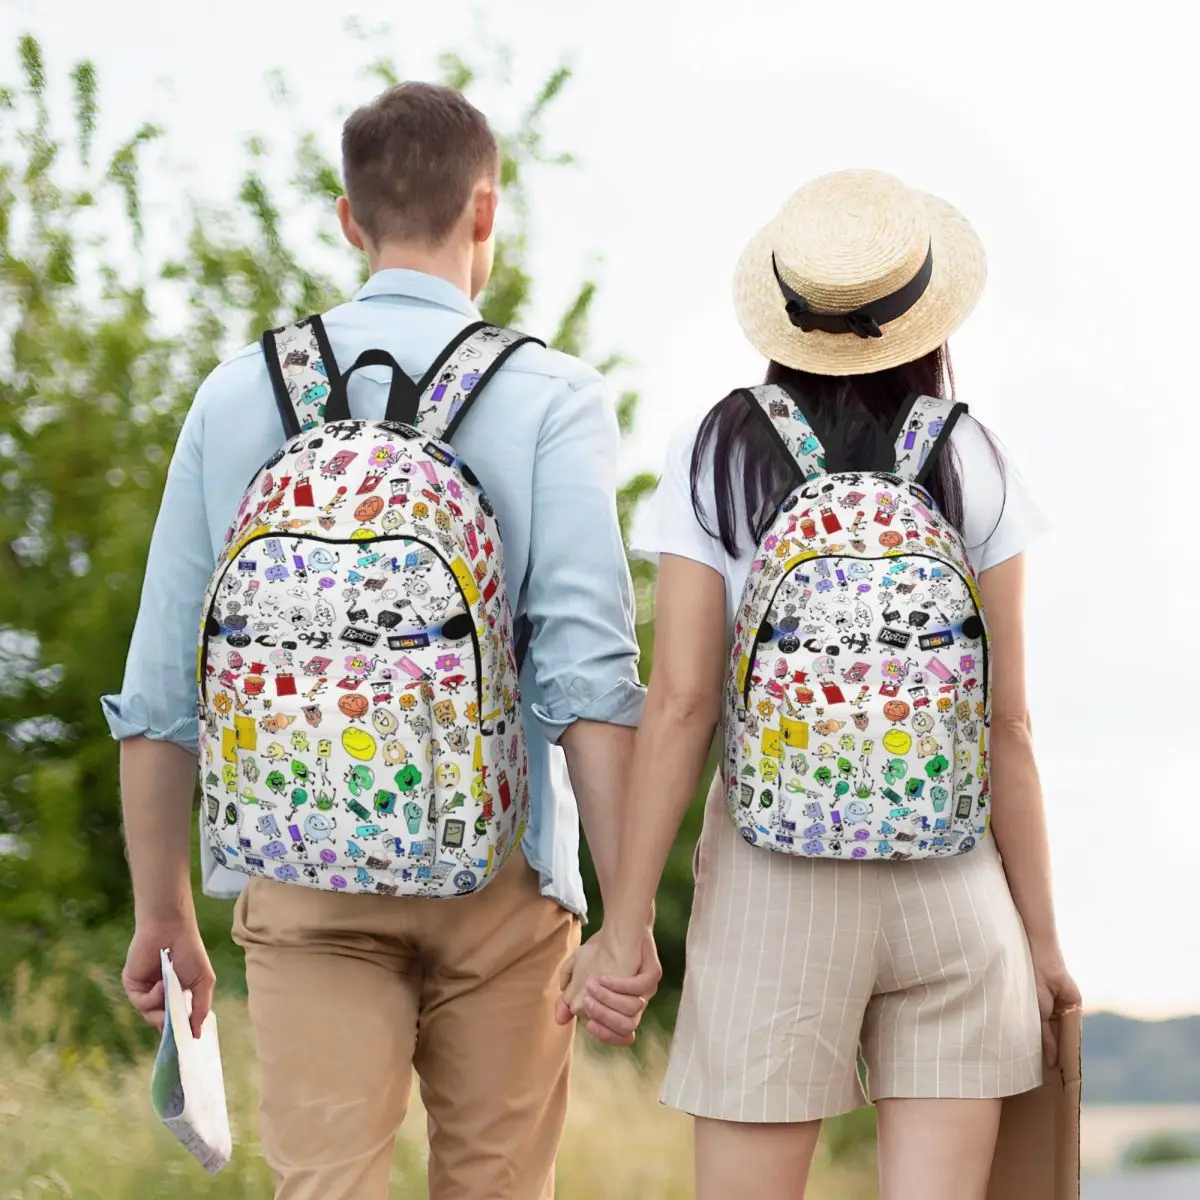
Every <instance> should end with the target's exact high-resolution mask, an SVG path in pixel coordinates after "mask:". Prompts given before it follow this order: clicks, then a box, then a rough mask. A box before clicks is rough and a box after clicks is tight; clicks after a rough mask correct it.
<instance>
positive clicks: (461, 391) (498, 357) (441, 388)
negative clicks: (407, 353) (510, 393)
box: [416, 321, 545, 441]
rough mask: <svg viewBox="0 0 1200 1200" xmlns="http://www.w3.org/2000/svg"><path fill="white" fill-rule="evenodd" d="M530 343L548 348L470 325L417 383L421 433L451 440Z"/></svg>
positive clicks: (524, 336) (504, 332)
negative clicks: (479, 398)
mask: <svg viewBox="0 0 1200 1200" xmlns="http://www.w3.org/2000/svg"><path fill="white" fill-rule="evenodd" d="M526 342H535V343H536V344H537V345H539V346H544V345H545V342H543V341H541V340H540V339H538V338H535V337H530V336H529V335H528V334H524V333H517V332H516V330H513V329H501V328H500V327H499V326H498V325H489V324H488V323H487V322H486V321H479V322H477V323H476V324H474V325H468V326H467V327H466V329H464V330H463V331H462V333H460V334H459V335H458V337H456V338H455V339H454V341H452V342H451V343H450V345H448V346H447V347H446V348H445V350H443V351H442V353H441V354H440V355H438V357H437V359H436V360H435V362H434V364H433V366H431V367H430V368H429V370H428V371H426V372H425V377H424V378H423V379H422V380H421V382H420V383H419V384H417V390H418V391H419V392H420V394H421V399H420V402H419V403H418V406H417V418H416V425H417V427H418V428H419V429H420V430H421V432H422V433H428V434H429V435H430V436H431V437H435V438H440V439H442V440H445V441H449V440H450V439H451V438H452V437H453V436H454V433H455V430H457V429H458V427H459V425H461V424H462V422H463V418H464V417H466V415H467V413H468V412H469V411H470V409H471V405H472V404H473V403H474V402H475V399H476V397H477V396H478V395H479V393H480V392H482V391H483V389H484V388H485V387H486V386H487V384H488V381H489V380H490V379H491V378H492V376H493V375H495V374H496V372H497V371H499V370H500V368H501V367H502V366H503V365H504V362H505V360H506V359H507V358H508V356H509V355H510V354H512V353H513V351H514V350H516V349H517V348H518V347H520V346H524V345H525V343H526Z"/></svg>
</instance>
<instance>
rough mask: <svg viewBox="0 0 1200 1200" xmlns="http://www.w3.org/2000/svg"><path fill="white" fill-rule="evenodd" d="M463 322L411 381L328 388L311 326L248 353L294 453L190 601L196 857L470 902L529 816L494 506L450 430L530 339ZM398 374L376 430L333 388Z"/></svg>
mask: <svg viewBox="0 0 1200 1200" xmlns="http://www.w3.org/2000/svg"><path fill="white" fill-rule="evenodd" d="M532 340H534V339H531V338H526V337H524V336H522V335H521V334H517V333H513V332H511V331H508V330H504V329H498V328H496V327H494V326H490V325H487V324H485V323H482V322H481V323H479V324H476V325H472V326H470V327H469V328H467V329H466V330H464V331H463V333H462V334H461V335H460V337H458V338H457V339H456V340H455V341H454V342H453V343H452V344H451V345H450V346H448V347H447V348H446V349H445V351H444V352H443V353H442V355H441V356H440V357H439V359H438V361H437V362H436V363H435V364H434V365H433V366H432V367H431V368H430V369H429V371H428V372H427V374H426V376H425V378H424V379H422V380H421V382H420V383H418V384H414V383H413V381H412V380H411V379H409V378H408V377H407V376H406V375H405V374H404V372H403V371H401V370H400V368H399V366H398V365H397V364H396V363H395V361H394V360H393V359H392V357H391V356H390V355H389V354H387V353H386V352H385V351H381V350H370V351H367V352H365V353H364V354H362V355H361V356H360V357H359V359H358V361H357V362H355V364H354V365H353V366H352V367H351V368H350V370H349V371H347V372H346V374H345V375H341V374H340V373H339V371H338V368H337V364H336V362H335V361H334V357H333V354H332V352H331V350H330V347H329V341H328V338H327V337H326V336H325V330H324V327H323V325H322V323H321V320H320V318H319V317H315V316H314V317H309V318H307V319H305V320H303V321H300V322H299V323H297V324H295V325H290V326H288V327H286V328H283V329H277V330H272V331H268V332H267V333H265V334H264V335H263V352H264V355H265V357H266V360H267V367H268V370H269V372H270V376H271V381H272V385H273V387H274V391H275V399H276V403H277V405H278V408H279V413H280V417H281V420H282V423H283V427H284V431H285V433H286V436H287V440H286V441H285V443H284V445H283V446H282V448H281V449H280V450H278V451H277V452H276V453H275V454H273V455H272V456H271V458H270V459H269V460H268V461H267V462H266V463H265V464H264V465H263V466H262V468H261V469H260V470H259V472H258V474H257V475H256V476H255V477H254V479H253V480H252V481H251V483H250V486H249V488H248V489H247V491H246V493H245V496H244V498H243V500H242V502H241V506H240V508H239V509H238V511H237V516H236V517H235V519H234V522H233V525H232V526H231V527H230V529H229V532H228V534H227V535H226V539H225V546H224V549H223V551H222V553H221V555H220V557H219V559H218V561H217V564H216V569H215V571H214V572H213V575H212V579H211V581H210V583H209V586H208V590H207V594H206V596H205V600H204V608H203V615H202V628H201V635H200V650H199V678H198V683H199V712H200V775H201V785H202V789H203V803H204V814H205V819H206V821H207V830H208V833H209V842H210V846H211V848H212V852H213V854H214V856H215V858H216V859H217V861H218V862H220V863H221V864H222V865H224V866H227V867H230V868H232V869H234V870H239V871H243V872H245V873H247V874H249V875H259V876H264V877H266V878H270V879H277V880H282V881H283V882H285V883H299V884H305V885H308V886H311V887H316V888H322V889H328V890H333V891H339V892H371V893H378V894H385V895H401V896H456V895H462V894H464V893H469V892H473V891H476V890H478V889H479V888H481V887H482V886H483V885H484V884H485V883H486V882H487V881H488V880H489V879H490V878H491V877H492V876H493V875H494V874H495V872H496V871H497V870H498V869H499V867H500V866H501V864H502V863H503V862H504V861H505V859H506V857H507V856H508V854H509V853H510V852H511V851H512V850H513V849H514V847H516V846H517V844H518V843H519V842H520V839H521V835H522V833H523V831H524V829H525V825H526V822H527V818H528V794H527V773H528V764H527V759H526V747H525V737H524V732H523V729H522V724H521V716H520V709H519V699H518V687H517V675H518V670H519V667H518V658H519V653H518V650H517V647H515V646H514V642H513V623H512V620H511V617H510V611H509V604H508V597H507V594H506V590H505V580H504V561H503V554H502V550H501V544H500V533H499V530H498V528H497V525H496V519H495V516H494V514H493V511H492V507H491V504H490V503H489V502H488V499H487V497H486V496H485V495H484V493H483V491H482V490H481V489H480V486H479V482H478V480H477V479H476V477H475V476H474V475H473V474H472V473H471V470H470V468H469V467H468V466H467V464H466V463H464V462H463V461H462V460H461V459H460V458H458V456H457V455H456V454H455V451H454V449H453V447H452V444H451V443H452V441H453V437H454V433H455V430H456V429H457V428H458V426H459V425H460V424H461V422H462V421H463V419H464V418H465V417H466V416H467V413H468V412H469V411H470V408H471V405H472V403H473V402H474V401H476V400H477V399H478V398H479V395H480V392H481V391H482V390H483V389H484V387H485V386H486V384H487V382H488V380H489V379H490V378H491V377H492V375H493V374H494V373H495V372H496V371H497V370H499V368H500V366H501V364H502V363H503V362H504V360H505V359H506V358H507V357H508V355H509V354H511V353H512V352H513V351H514V350H515V349H516V348H517V347H518V346H520V345H523V344H524V343H525V342H526V341H532ZM367 365H386V366H389V367H390V368H391V369H392V383H391V387H390V390H389V394H388V404H387V413H386V416H385V419H384V420H382V421H360V420H354V419H352V418H351V416H350V411H349V406H348V401H347V397H346V381H347V379H348V378H349V376H350V374H351V373H352V372H353V371H355V370H357V369H358V368H359V367H362V366H367Z"/></svg>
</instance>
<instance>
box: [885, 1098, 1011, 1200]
mask: <svg viewBox="0 0 1200 1200" xmlns="http://www.w3.org/2000/svg"><path fill="white" fill-rule="evenodd" d="M876 1108H877V1109H878V1119H879V1200H985V1198H986V1196H987V1186H988V1175H989V1173H990V1172H991V1167H992V1151H993V1150H995V1148H996V1134H997V1132H998V1131H999V1128H1000V1101H999V1100H880V1101H879V1103H878V1104H877V1105H876Z"/></svg>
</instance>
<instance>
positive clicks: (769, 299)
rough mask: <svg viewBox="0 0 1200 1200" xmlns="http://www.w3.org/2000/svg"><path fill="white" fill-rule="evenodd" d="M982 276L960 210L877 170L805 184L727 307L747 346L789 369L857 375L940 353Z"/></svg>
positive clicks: (756, 250) (738, 277)
mask: <svg viewBox="0 0 1200 1200" xmlns="http://www.w3.org/2000/svg"><path fill="white" fill-rule="evenodd" d="M986 274H987V271H986V267H985V265H984V255H983V247H982V246H981V245H980V243H979V238H978V237H977V236H976V234H975V231H974V230H973V229H972V228H971V226H970V225H968V224H967V222H966V220H965V218H964V217H963V216H962V215H961V214H960V213H959V212H958V211H957V210H955V209H953V208H951V207H950V205H949V204H946V203H945V202H944V201H942V200H938V199H937V198H936V197H934V196H927V195H925V194H923V193H921V192H916V191H913V190H912V189H911V188H909V187H907V186H906V185H905V184H903V183H901V182H900V180H898V179H895V178H893V177H892V176H891V175H884V174H883V173H882V172H879V171H838V172H836V173H834V174H832V175H823V176H821V177H820V178H819V179H814V180H813V181H812V182H811V183H807V184H805V186H804V187H802V188H801V189H800V190H799V191H798V192H796V193H795V194H794V195H793V196H792V197H791V199H790V200H788V202H787V203H786V204H785V205H784V206H783V209H782V211H781V212H780V213H779V215H778V216H777V217H776V218H775V219H774V220H773V221H772V222H771V223H770V224H769V225H768V226H767V227H766V228H765V229H764V230H762V232H761V233H759V235H758V236H757V237H756V238H755V239H754V240H753V241H752V242H751V243H750V245H749V246H748V247H747V248H746V250H745V253H743V255H742V257H741V261H740V262H739V263H738V265H737V271H736V273H735V275H734V283H733V302H734V307H735V308H736V310H737V316H738V320H739V321H740V322H741V326H742V329H743V330H744V331H745V333H746V336H747V337H748V338H749V339H750V341H751V342H752V343H753V344H754V347H755V348H756V349H757V350H759V351H760V352H761V353H763V354H765V355H766V356H767V357H768V358H772V359H774V360H775V361H776V362H778V363H782V364H783V365H784V366H787V367H794V368H796V369H797V370H801V371H811V372H813V373H814V374H818V375H862V374H865V373H866V372H868V371H881V370H883V369H884V368H885V367H894V366H897V365H898V364H900V363H905V362H912V361H913V360H914V359H917V358H920V357H921V356H922V355H924V354H927V353H929V351H930V350H934V349H936V348H937V347H938V346H940V345H942V343H943V342H945V340H946V339H947V338H948V337H949V336H950V334H951V333H953V332H954V330H955V329H957V328H958V327H959V325H961V324H962V322H963V321H964V320H965V319H966V317H967V314H968V313H970V311H971V309H972V308H974V307H975V302H976V300H978V299H979V293H980V292H981V291H982V290H983V283H984V279H985V277H986Z"/></svg>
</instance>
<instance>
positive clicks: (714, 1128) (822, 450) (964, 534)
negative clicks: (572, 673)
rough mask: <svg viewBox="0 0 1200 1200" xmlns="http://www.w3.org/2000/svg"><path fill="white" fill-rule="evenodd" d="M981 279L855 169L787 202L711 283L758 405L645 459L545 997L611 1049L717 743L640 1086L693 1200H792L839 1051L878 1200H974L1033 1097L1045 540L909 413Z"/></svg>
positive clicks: (956, 412)
mask: <svg viewBox="0 0 1200 1200" xmlns="http://www.w3.org/2000/svg"><path fill="white" fill-rule="evenodd" d="M984 274H985V271H984V258H983V253H982V250H981V248H980V245H979V242H978V239H977V237H976V235H975V234H974V232H973V231H972V230H971V228H970V226H969V225H968V224H967V223H966V221H965V220H964V219H963V218H962V217H961V216H960V215H959V214H958V213H957V212H956V211H954V210H953V209H952V208H950V206H948V205H946V204H945V203H943V202H942V201H939V200H936V199H934V198H933V197H929V196H924V195H921V194H919V193H916V192H913V191H912V190H910V189H909V188H907V187H906V186H905V185H904V184H902V183H900V182H899V181H898V180H895V179H893V178H891V177H890V176H886V175H882V174H878V173H875V172H864V171H853V172H841V173H837V174H834V175H829V176H825V177H823V178H821V179H818V180H816V181H814V182H812V183H810V184H808V185H807V186H806V187H804V188H802V189H801V190H800V191H799V192H797V193H796V194H795V195H794V196H793V197H792V198H791V200H790V201H789V202H788V203H787V205H785V207H784V208H783V210H782V211H781V213H780V215H779V216H778V217H777V218H776V219H775V220H774V221H772V222H771V224H770V225H768V226H767V228H766V229H764V230H763V231H762V232H761V233H760V234H759V236H758V237H756V238H755V239H754V241H753V242H751V244H750V246H749V248H748V249H747V250H746V252H745V254H744V255H743V257H742V260H741V262H740V263H739V265H738V268H737V274H736V283H735V304H736V308H737V312H738V317H739V320H740V322H741V324H742V327H743V329H744V331H745V333H746V335H747V337H748V338H749V339H750V341H751V343H752V344H753V345H754V346H755V347H756V348H757V349H758V350H759V351H760V352H761V353H763V354H764V355H765V356H766V357H767V358H768V360H769V364H770V365H769V366H768V369H767V384H768V385H775V386H773V387H762V388H758V389H754V390H753V391H752V392H745V391H739V392H735V393H733V394H732V395H730V396H728V397H726V399H724V400H722V401H721V402H720V403H719V404H718V405H717V406H716V407H715V408H714V409H712V411H711V412H709V413H708V415H707V416H705V417H704V419H703V421H702V422H701V423H700V425H699V428H698V429H696V428H695V427H694V426H693V427H692V428H690V429H688V430H685V431H684V433H683V434H682V435H681V437H680V438H678V439H677V440H676V442H675V443H674V444H673V446H672V448H671V450H670V452H669V454H668V461H667V465H666V470H665V472H664V475H663V479H662V483H661V486H660V488H659V491H658V495H657V498H656V501H655V504H656V508H657V513H656V515H657V532H656V533H655V534H654V535H653V537H652V539H651V543H650V544H649V545H648V546H646V547H645V549H646V550H647V551H648V552H653V553H656V554H657V555H658V556H659V564H660V567H659V579H658V606H657V626H656V640H655V655H654V671H653V677H652V679H651V682H650V688H649V695H648V698H647V704H646V711H645V716H644V719H643V723H642V726H641V728H640V730H639V733H638V742H637V750H636V754H635V757H634V761H633V764H632V768H631V774H630V784H629V793H630V794H629V796H628V797H627V804H626V813H627V817H626V819H625V824H624V828H623V835H622V851H621V855H622V857H621V860H620V861H621V879H622V885H623V887H622V890H621V891H620V892H619V893H618V896H617V898H616V902H615V903H614V904H613V905H612V906H611V907H610V910H609V912H608V913H607V914H606V920H605V925H604V928H603V929H602V930H601V931H600V932H599V933H597V934H596V936H595V937H593V938H592V939H591V940H590V941H589V942H588V943H587V945H586V946H585V947H584V948H583V949H582V950H581V951H580V952H579V955H578V956H577V958H576V960H575V961H574V963H573V966H572V968H571V974H570V976H569V980H568V984H567V987H566V990H565V1000H566V1002H567V1004H568V1005H569V1006H570V1008H571V1011H572V1012H574V1013H576V1014H577V1015H579V1014H584V1015H587V1016H590V1017H591V1018H592V1020H593V1021H594V1020H595V1018H596V1017H597V1016H603V1017H604V1018H605V1019H606V1022H609V1023H611V1022H612V1021H614V1020H617V1019H620V1018H622V1017H623V1018H624V1019H625V1020H627V1022H628V1028H629V1030H630V1032H631V1033H632V1030H633V1028H634V1026H635V1024H636V1019H637V1017H638V1016H639V1015H640V1009H641V1005H642V1002H641V1001H640V1000H639V999H638V998H637V997H636V996H630V995H629V994H628V993H629V992H630V991H631V990H632V989H631V987H630V985H629V983H628V980H629V979H630V977H632V976H634V975H635V973H636V970H637V968H638V963H639V958H640V951H641V945H642V931H643V930H644V929H645V925H646V918H647V913H648V912H649V910H650V906H651V904H652V900H653V896H654V893H655V889H656V887H657V884H658V879H659V876H660V874H661V871H662V868H663V864H664V862H665V860H666V856H667V853H668V850H669V849H670V846H671V843H672V840H673V839H674V837H675V835H676V832H677V831H678V828H679V824H680V821H681V819H682V817H683V814H684V811H685V809H686V807H687V805H688V802H689V800H690V799H691V797H692V795H693V793H694V791H695V788H696V787H697V785H698V783H699V780H700V777H701V774H702V771H703V768H704V763H705V760H706V756H707V754H708V751H709V747H710V743H711V740H712V736H713V733H714V731H715V729H716V728H717V726H718V723H722V722H723V724H724V727H725V753H724V755H723V759H722V763H723V766H722V770H721V771H720V772H718V777H717V779H715V780H714V782H713V787H712V789H711V791H710V793H709V797H708V803H707V807H706V810H705V819H704V829H703V833H702V835H701V838H700V842H699V845H698V847H697V851H696V858H695V873H696V894H695V901H694V905H693V910H692V919H691V925H690V928H689V931H688V943H687V964H688V967H687V974H686V978H685V981H684V990H683V998H682V1003H681V1007H680V1012H679V1018H678V1023H677V1027H676V1031H675V1039H674V1044H673V1046H672V1051H671V1058H670V1064H669V1067H668V1071H667V1077H666V1081H665V1084H664V1089H663V1100H664V1102H665V1103H667V1104H669V1105H672V1106H674V1107H677V1108H681V1109H683V1110H685V1111H687V1112H689V1113H691V1114H693V1116H694V1117H695V1118H696V1194H697V1196H698V1197H700V1198H701V1200H709V1198H711V1200H726V1198H728V1197H731V1196H739V1197H741V1196H751V1195H752V1196H754V1197H761V1198H763V1200H773V1198H774V1197H779V1198H780V1200H782V1198H783V1197H788V1198H789V1200H790V1198H793V1197H796V1196H799V1195H802V1194H803V1188H804V1183H805V1180H806V1177H807V1174H808V1170H809V1166H810V1163H811V1159H812V1155H813V1150H814V1148H815V1145H816V1142H817V1135H818V1133H819V1130H820V1122H821V1121H822V1120H823V1119H824V1118H827V1117H833V1116H837V1115H839V1114H841V1113H844V1112H847V1111H849V1110H850V1109H853V1108H855V1107H857V1106H858V1105H859V1104H860V1103H861V1102H862V1090H861V1087H860V1076H859V1072H858V1069H857V1066H858V1056H859V1054H860V1053H861V1057H862V1061H863V1063H864V1064H865V1067H866V1089H867V1095H868V1096H869V1098H870V1100H872V1101H873V1102H874V1103H875V1104H876V1105H877V1111H878V1128H879V1165H880V1177H881V1189H882V1190H881V1195H882V1197H884V1200H918V1198H919V1200H976V1198H978V1200H983V1197H984V1195H985V1192H986V1187H987V1175H988V1169H989V1164H990V1161H991V1155H992V1151H993V1147H994V1143H995V1139H996V1133H997V1128H998V1122H999V1115H1000V1099H1001V1098H1002V1097H1004V1096H1008V1095H1014V1094H1017V1093H1020V1092H1022V1091H1026V1090H1029V1089H1031V1088H1033V1087H1035V1086H1037V1085H1038V1084H1039V1082H1040V1080H1041V1070H1042V1066H1041V1060H1042V1057H1043V1053H1044V1054H1045V1055H1046V1056H1047V1057H1048V1058H1050V1059H1051V1060H1053V1056H1054V1053H1055V1048H1054V1045H1053V1039H1052V1037H1051V1034H1050V1027H1049V1025H1048V1024H1047V1018H1048V1017H1049V1016H1050V1015H1051V1013H1052V1012H1053V1011H1054V1010H1055V1009H1056V1008H1059V1009H1061V1008H1063V1007H1067V1006H1070V1005H1073V1004H1075V1003H1077V1002H1078V999H1079V995H1078V991H1077V989H1076V987H1075V984H1074V983H1073V981H1072V980H1071V978H1070V976H1069V974H1068V973H1067V971H1066V968H1065V967H1064V965H1063V959H1062V954H1061V951H1060V949H1059V942H1058V935H1057V931H1056V927H1055V920H1054V912H1053V906H1052V899H1051V887H1050V868H1049V855H1048V851H1047V841H1046V830H1045V822H1044V817H1043V809H1042V798H1041V793H1040V789H1039V784H1038V776H1037V769H1036V766H1035V764H1034V755H1033V747H1032V743H1031V738H1030V724H1029V716H1028V712H1027V708H1026V695H1025V666H1024V632H1023V601H1022V591H1023V586H1022V585H1023V576H1024V556H1023V553H1022V552H1023V551H1024V550H1025V548H1026V546H1027V545H1028V544H1029V543H1030V542H1031V541H1032V540H1033V539H1034V538H1035V536H1036V535H1037V534H1039V533H1040V532H1041V529H1042V521H1041V518H1040V517H1039V516H1038V514H1037V511H1036V509H1035V508H1034V507H1033V505H1032V503H1031V502H1030V500H1029V499H1028V497H1027V496H1026V494H1025V491H1024V489H1023V488H1022V486H1021V484H1020V482H1019V480H1018V478H1017V477H1016V476H1015V474H1013V473H1012V472H1011V471H1010V470H1006V466H1005V463H1004V459H1003V457H1002V455H1001V454H1000V452H999V451H998V449H996V447H995V446H994V445H993V443H992V442H991V439H990V438H989V436H988V435H987V434H986V433H985V432H984V430H983V429H982V428H981V427H980V426H979V425H977V424H975V423H974V422H973V421H972V420H971V419H969V418H967V417H965V416H963V414H962V406H960V405H955V404H954V403H953V401H952V400H950V399H945V400H943V399H940V398H944V397H948V395H949V393H950V391H952V387H953V381H952V375H951V368H950V357H949V353H948V350H947V349H946V340H947V338H948V337H949V335H950V334H951V333H952V332H953V331H954V330H955V329H956V328H958V326H959V325H960V323H961V322H962V321H963V320H964V319H965V318H966V316H967V315H968V313H969V312H970V310H971V309H972V307H973V306H974V304H975V302H976V300H977V299H978V296H979V293H980V291H981V290H982V286H983V281H984ZM914 394H915V395H914ZM960 418H961V419H960ZM985 613H986V625H985V623H984V614H985ZM989 716H990V724H989ZM989 814H990V821H989ZM731 817H732V819H731ZM989 834H990V835H991V836H988V835H989ZM772 851H775V852H772ZM604 1010H606V1011H604Z"/></svg>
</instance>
